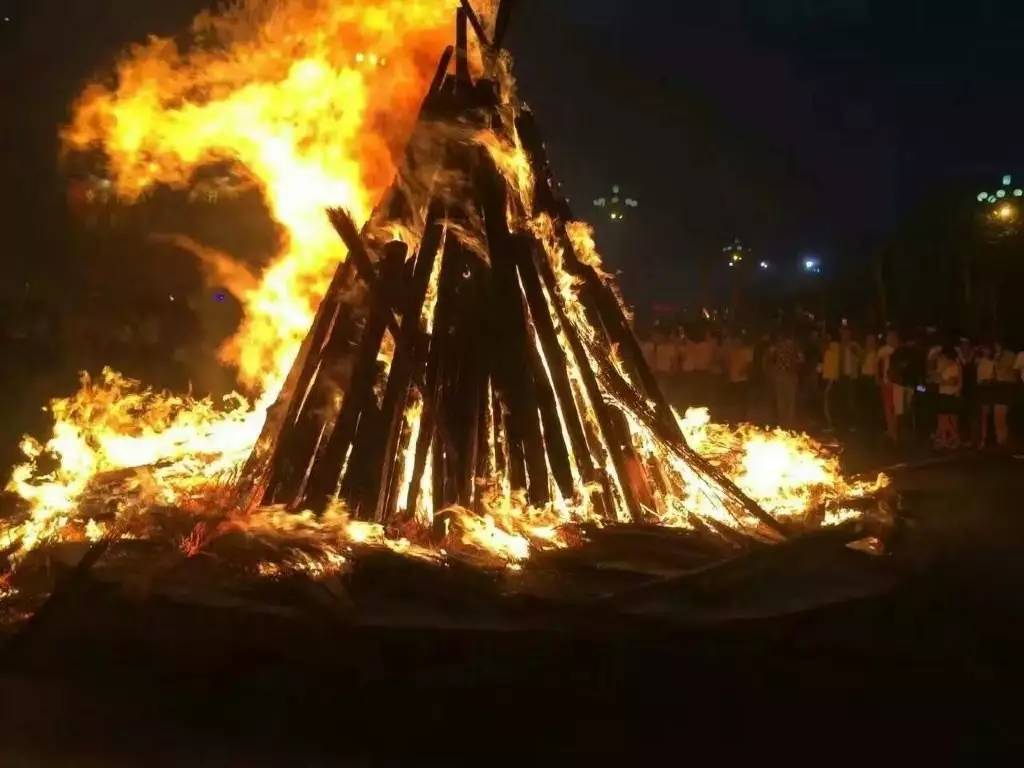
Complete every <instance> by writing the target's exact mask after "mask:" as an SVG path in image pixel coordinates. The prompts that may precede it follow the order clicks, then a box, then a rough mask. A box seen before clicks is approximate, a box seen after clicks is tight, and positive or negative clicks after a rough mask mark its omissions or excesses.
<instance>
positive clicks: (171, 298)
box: [167, 296, 175, 301]
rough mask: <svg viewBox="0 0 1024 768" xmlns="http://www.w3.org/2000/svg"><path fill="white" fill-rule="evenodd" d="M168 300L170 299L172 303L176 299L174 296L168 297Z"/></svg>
mask: <svg viewBox="0 0 1024 768" xmlns="http://www.w3.org/2000/svg"><path fill="white" fill-rule="evenodd" d="M167 298H168V299H169V300H170V301H174V300H175V298H174V297H173V296H168V297H167Z"/></svg>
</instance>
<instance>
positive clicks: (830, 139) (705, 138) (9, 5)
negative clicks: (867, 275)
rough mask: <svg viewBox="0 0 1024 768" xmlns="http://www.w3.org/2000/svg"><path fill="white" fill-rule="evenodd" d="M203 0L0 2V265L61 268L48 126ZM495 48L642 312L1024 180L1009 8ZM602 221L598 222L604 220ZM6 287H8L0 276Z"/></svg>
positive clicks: (643, 4)
mask: <svg viewBox="0 0 1024 768" xmlns="http://www.w3.org/2000/svg"><path fill="white" fill-rule="evenodd" d="M203 5H204V3H203V2H201V0H182V1H181V2H175V3H168V2H163V1H159V2H158V1H157V0H0V17H4V16H9V17H10V19H11V20H10V21H7V22H2V23H0V27H2V29H0V46H2V49H0V51H2V52H0V57H2V58H0V77H2V81H0V109H2V114H3V115H4V117H3V120H2V121H0V123H2V128H0V130H2V133H0V174H2V175H0V182H2V190H3V203H4V204H3V211H4V214H3V216H4V219H5V221H4V222H3V226H4V231H5V239H6V240H7V243H8V245H7V247H6V248H5V257H6V258H5V261H7V262H9V263H12V264H13V266H14V267H15V269H21V270H25V271H26V273H31V272H32V271H33V270H35V271H38V270H39V269H48V268H51V267H52V265H54V264H58V263H59V262H60V259H61V258H62V257H61V254H60V252H59V251H60V250H61V247H60V243H61V239H60V233H59V227H56V226H55V225H54V221H55V220H57V221H59V218H58V219H55V217H59V216H61V215H63V214H62V211H61V210H60V207H61V205H62V201H63V191H62V187H61V182H60V179H59V175H58V171H57V166H56V146H57V145H56V128H57V125H58V123H59V122H61V120H63V119H64V117H65V115H66V110H67V107H68V104H69V102H70V99H71V98H72V96H73V95H74V94H75V92H76V91H77V89H78V87H79V86H80V84H81V83H82V82H83V80H84V79H85V78H86V77H87V76H88V75H89V73H90V72H92V71H94V70H95V69H96V68H97V67H98V66H99V65H101V64H102V63H104V62H105V61H108V60H109V58H110V57H111V56H112V55H113V54H114V53H115V52H116V51H117V50H118V49H119V48H121V47H123V45H124V44H126V43H128V42H130V41H132V40H135V39H139V38H141V37H142V36H144V35H145V34H146V33H148V32H156V33H163V34H168V33H172V32H174V31H175V30H177V29H179V28H181V27H183V26H184V25H185V24H186V23H187V21H188V20H189V18H190V17H191V16H192V14H193V13H194V11H195V10H196V9H197V8H199V7H202V6H203ZM520 5H521V8H520V9H519V11H518V12H517V14H516V16H515V17H514V21H513V29H512V32H511V35H510V40H509V43H510V45H511V47H512V50H513V52H514V54H515V55H516V58H517V61H518V72H519V75H520V79H521V84H522V93H523V96H524V97H525V99H526V100H527V101H528V102H529V103H530V104H531V105H532V106H533V107H534V108H535V111H536V112H537V113H538V115H539V118H540V123H541V126H542V128H543V129H544V131H545V134H546V136H547V139H548V144H549V149H550V152H551V155H552V161H553V165H554V167H555V171H556V174H557V175H558V177H559V178H560V179H561V181H562V182H563V185H564V188H565V190H566V192H567V194H568V195H569V196H570V198H571V200H572V201H573V204H574V207H575V209H576V212H577V215H578V216H580V217H583V218H590V219H593V218H597V217H598V216H599V212H598V211H596V210H595V209H594V208H593V206H592V200H593V199H594V198H595V197H597V196H599V195H602V194H605V193H606V192H608V191H609V190H610V188H611V185H612V184H613V183H618V184H620V185H621V186H622V188H623V190H624V192H625V193H627V194H629V195H631V196H634V197H636V198H638V199H639V200H640V204H641V207H640V209H639V210H638V212H637V213H636V214H635V215H634V216H633V217H632V218H631V219H628V220H627V221H626V222H624V223H623V224H621V225H615V226H612V225H611V224H610V223H608V222H607V221H605V222H604V224H602V225H601V226H600V228H599V234H600V236H601V244H602V246H603V248H604V250H605V251H606V256H607V258H608V260H609V261H610V262H612V264H613V265H614V266H615V267H617V268H620V269H622V270H623V272H624V277H623V281H624V285H625V288H626V291H627V295H628V296H629V298H631V299H632V300H633V301H635V302H637V303H644V302H648V301H650V300H652V299H658V300H681V301H685V300H687V299H688V298H689V297H690V296H692V294H693V292H694V290H695V283H696V278H695V277H694V275H695V271H696V270H697V268H698V265H699V264H701V263H703V262H706V261H707V260H708V259H709V258H711V257H712V256H713V255H714V254H715V253H720V250H721V247H722V246H723V245H724V244H725V243H726V242H728V241H731V239H732V238H733V237H734V236H739V237H741V238H742V239H743V240H744V241H745V242H746V243H747V244H748V245H750V246H753V247H754V248H755V249H756V251H757V254H758V256H759V258H767V259H771V260H772V261H773V262H776V263H778V264H779V265H781V266H786V265H788V264H792V263H794V262H795V261H796V259H797V258H798V256H799V255H800V254H802V253H810V252H813V253H817V254H820V255H821V256H822V257H823V258H824V259H825V260H826V263H829V264H831V265H835V267H836V269H839V268H846V269H851V268H854V269H855V268H856V265H857V264H858V263H859V262H861V261H863V260H864V259H866V258H867V255H868V254H869V253H870V251H871V249H872V248H873V247H875V245H876V244H877V243H878V242H879V241H880V240H882V239H883V238H884V237H885V236H886V235H887V233H889V232H890V231H891V230H892V228H893V227H894V226H895V225H896V224H897V223H898V222H899V220H900V217H901V216H902V215H903V214H904V213H905V212H906V211H907V210H908V208H910V207H911V206H912V205H913V204H914V201H915V200H917V199H918V198H920V197H921V196H922V195H925V194H927V192H928V190H929V188H931V187H933V186H935V185H941V184H947V183H949V182H950V180H956V179H970V180H971V181H970V183H972V184H973V183H974V180H975V179H987V178H992V179H994V178H995V177H996V176H997V175H1001V174H1002V173H1003V172H1004V171H1018V172H1021V173H1024V148H1022V142H1021V139H1020V133H1021V130H1020V127H1021V126H1022V125H1024V101H1022V99H1021V94H1020V88H1019V75H1020V71H1021V63H1022V62H1024V47H1022V46H1021V44H1020V41H1021V40H1022V39H1024V4H1021V3H1019V2H1016V3H1015V2H1009V1H1005V2H1004V1H1002V0H990V1H988V2H985V1H984V0H975V1H974V2H954V3H936V2H926V1H925V0H899V2H893V1H892V0H886V1H882V0H877V1H873V0H716V1H715V2H700V3H697V2H692V3H691V2H676V3H668V2H651V1H650V0H646V1H645V0H549V1H548V2H544V1H543V0H523V1H522V2H521V3H520ZM605 218H606V217H605ZM9 274H14V272H9Z"/></svg>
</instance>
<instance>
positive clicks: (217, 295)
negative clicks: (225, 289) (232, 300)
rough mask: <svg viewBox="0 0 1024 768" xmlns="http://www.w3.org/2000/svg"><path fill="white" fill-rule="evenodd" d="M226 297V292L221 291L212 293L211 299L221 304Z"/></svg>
mask: <svg viewBox="0 0 1024 768" xmlns="http://www.w3.org/2000/svg"><path fill="white" fill-rule="evenodd" d="M227 298H228V297H227V294H225V293H222V292H218V293H215V294H213V300H214V301H216V302H217V303H218V304H223V303H224V302H225V301H226V300H227Z"/></svg>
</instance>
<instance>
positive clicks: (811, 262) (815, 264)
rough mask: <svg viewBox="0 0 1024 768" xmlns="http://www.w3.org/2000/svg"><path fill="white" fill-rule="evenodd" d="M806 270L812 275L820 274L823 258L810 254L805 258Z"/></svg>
mask: <svg viewBox="0 0 1024 768" xmlns="http://www.w3.org/2000/svg"><path fill="white" fill-rule="evenodd" d="M804 272H808V273H810V274H812V275H816V274H819V273H820V272H821V259H819V258H818V257H817V256H808V257H807V258H805V259H804Z"/></svg>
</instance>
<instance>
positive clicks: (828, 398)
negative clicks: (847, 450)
mask: <svg viewBox="0 0 1024 768" xmlns="http://www.w3.org/2000/svg"><path fill="white" fill-rule="evenodd" d="M840 352H841V350H840V346H839V342H838V341H836V339H835V337H833V336H832V334H831V333H829V332H828V331H826V332H825V339H824V341H823V342H822V351H821V383H822V386H823V388H824V394H823V396H822V403H823V404H824V410H825V427H826V429H828V430H830V431H831V430H832V429H834V426H835V425H834V423H833V420H832V410H833V405H834V403H833V400H834V398H835V388H836V386H837V384H838V383H839V373H840V358H841V354H840Z"/></svg>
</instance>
